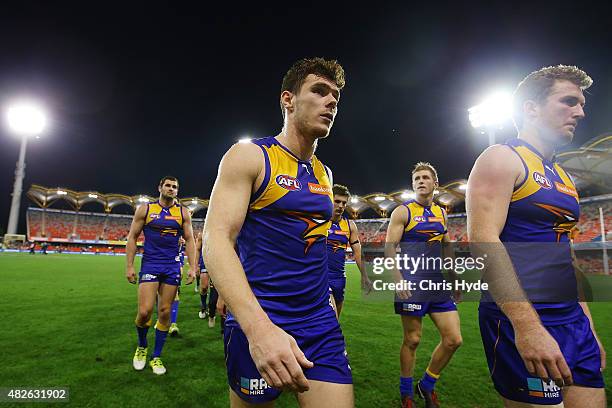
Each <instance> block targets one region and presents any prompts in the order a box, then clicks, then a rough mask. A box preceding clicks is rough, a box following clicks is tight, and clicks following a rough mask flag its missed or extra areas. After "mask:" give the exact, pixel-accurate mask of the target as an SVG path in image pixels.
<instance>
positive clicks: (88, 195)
mask: <svg viewBox="0 0 612 408" xmlns="http://www.w3.org/2000/svg"><path fill="white" fill-rule="evenodd" d="M87 197H89V198H98V195H97V194H87Z"/></svg>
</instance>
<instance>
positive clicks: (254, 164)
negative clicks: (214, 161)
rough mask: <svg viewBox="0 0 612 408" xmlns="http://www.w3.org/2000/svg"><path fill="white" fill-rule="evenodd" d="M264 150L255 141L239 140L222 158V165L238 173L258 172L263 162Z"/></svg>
mask: <svg viewBox="0 0 612 408" xmlns="http://www.w3.org/2000/svg"><path fill="white" fill-rule="evenodd" d="M263 158H264V156H263V151H262V149H261V147H259V146H258V145H257V144H255V143H249V142H247V143H242V142H238V143H236V144H234V145H233V146H232V147H230V148H229V149H228V151H227V152H226V153H225V155H224V156H223V159H222V160H221V167H222V168H224V169H226V170H228V171H236V172H237V173H238V174H243V173H247V174H248V173H257V172H258V171H259V169H260V168H261V166H262V163H263Z"/></svg>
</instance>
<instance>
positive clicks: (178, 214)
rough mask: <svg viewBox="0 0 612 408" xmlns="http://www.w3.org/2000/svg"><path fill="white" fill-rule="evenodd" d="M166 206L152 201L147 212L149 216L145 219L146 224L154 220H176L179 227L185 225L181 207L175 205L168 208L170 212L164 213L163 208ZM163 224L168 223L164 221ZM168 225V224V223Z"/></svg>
mask: <svg viewBox="0 0 612 408" xmlns="http://www.w3.org/2000/svg"><path fill="white" fill-rule="evenodd" d="M163 209H164V207H162V206H161V204H159V202H155V203H150V204H149V210H148V212H147V217H146V219H145V225H147V224H149V223H151V222H153V221H161V222H163V221H176V223H177V224H178V225H177V227H182V226H183V212H182V211H181V207H180V206H177V205H174V206H172V207H170V208H168V209H167V210H168V212H169V214H165V215H164V214H162V210H163ZM163 224H166V223H164V222H163ZM166 226H168V225H166Z"/></svg>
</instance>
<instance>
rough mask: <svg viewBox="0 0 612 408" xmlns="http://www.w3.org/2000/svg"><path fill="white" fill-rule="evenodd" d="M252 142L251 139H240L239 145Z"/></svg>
mask: <svg viewBox="0 0 612 408" xmlns="http://www.w3.org/2000/svg"><path fill="white" fill-rule="evenodd" d="M251 140H253V139H251V138H250V137H243V138H240V139H238V143H249V142H250V141H251Z"/></svg>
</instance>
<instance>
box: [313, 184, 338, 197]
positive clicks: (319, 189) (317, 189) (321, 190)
mask: <svg viewBox="0 0 612 408" xmlns="http://www.w3.org/2000/svg"><path fill="white" fill-rule="evenodd" d="M308 189H309V190H310V192H311V193H313V194H323V195H329V194H331V192H332V190H331V187H330V186H324V185H322V184H315V183H308Z"/></svg>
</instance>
